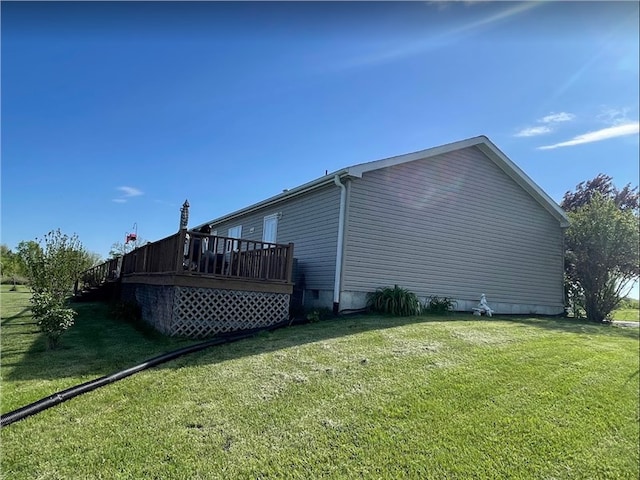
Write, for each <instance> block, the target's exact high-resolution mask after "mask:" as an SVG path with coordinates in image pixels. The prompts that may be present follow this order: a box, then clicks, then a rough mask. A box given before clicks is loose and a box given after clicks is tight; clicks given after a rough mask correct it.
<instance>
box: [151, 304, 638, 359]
mask: <svg viewBox="0 0 640 480" xmlns="http://www.w3.org/2000/svg"><path fill="white" fill-rule="evenodd" d="M474 321H479V322H482V323H485V322H486V321H489V322H496V323H498V322H508V323H511V324H514V323H515V324H519V325H520V326H522V327H523V328H531V327H533V328H542V329H545V330H552V331H555V332H564V333H574V334H582V335H584V334H587V335H607V336H611V337H616V338H620V337H623V338H630V339H638V338H639V333H638V329H637V328H636V329H630V328H616V327H612V326H610V325H607V324H595V323H591V322H587V321H586V320H584V321H582V320H573V319H566V318H559V317H548V318H538V317H535V318H531V317H522V318H514V317H511V316H509V317H506V316H505V317H502V316H494V317H493V318H491V319H487V318H486V317H482V319H481V320H479V319H478V317H477V316H473V315H472V314H470V313H469V314H465V313H456V314H452V315H449V316H437V317H431V316H421V317H387V316H380V315H357V316H347V317H343V318H338V319H331V320H325V321H321V322H317V323H312V324H303V325H294V326H292V327H288V328H285V329H280V330H276V331H274V332H272V333H263V334H258V336H256V338H255V339H252V340H249V341H244V342H241V344H239V346H238V347H237V348H229V349H226V351H225V353H224V354H223V355H220V356H218V357H216V358H212V355H211V352H212V351H214V350H213V349H207V350H204V351H203V352H202V353H201V354H200V355H198V356H194V357H195V358H193V359H190V358H189V357H184V360H178V361H179V364H178V366H179V367H180V366H185V364H191V365H196V364H197V365H203V364H205V365H206V364H211V363H218V362H222V361H226V360H233V359H237V358H242V357H245V356H251V355H259V354H264V353H272V352H274V351H278V350H283V349H287V348H293V347H298V346H302V345H305V344H310V343H315V342H321V341H325V340H331V339H336V338H342V337H347V336H349V335H355V334H358V333H364V332H369V331H381V330H385V329H389V328H395V327H401V326H405V325H412V324H424V325H425V328H428V325H429V324H434V325H436V324H446V325H451V324H455V323H460V325H461V326H463V325H464V326H465V327H468V326H469V325H470V324H472V323H473V322H474ZM480 328H482V327H481V326H480ZM425 331H426V330H425ZM425 340H428V338H427V337H425ZM157 368H169V369H172V368H176V365H175V363H167V364H163V365H160V366H158V367H157Z"/></svg>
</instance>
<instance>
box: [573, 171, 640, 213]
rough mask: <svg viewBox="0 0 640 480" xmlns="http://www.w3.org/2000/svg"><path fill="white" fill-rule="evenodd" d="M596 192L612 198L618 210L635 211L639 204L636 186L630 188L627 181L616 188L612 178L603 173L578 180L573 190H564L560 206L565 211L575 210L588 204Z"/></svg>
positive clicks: (639, 199)
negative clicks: (621, 187)
mask: <svg viewBox="0 0 640 480" xmlns="http://www.w3.org/2000/svg"><path fill="white" fill-rule="evenodd" d="M598 193H599V194H600V195H602V196H603V197H604V198H609V199H611V200H613V202H614V203H615V205H616V206H617V207H618V208H619V209H620V210H623V211H626V210H631V211H636V212H637V210H638V206H639V204H640V194H638V187H635V188H631V184H630V183H628V184H627V185H625V187H624V188H623V189H622V190H618V189H617V188H616V186H615V185H614V184H613V178H612V177H610V176H608V175H605V174H604V173H600V174H598V175H597V176H596V177H595V178H594V179H592V180H588V181H586V182H580V183H579V184H578V185H576V191H575V192H566V193H565V194H564V198H563V199H562V204H561V206H562V208H564V209H565V210H566V211H567V212H575V211H576V210H577V209H579V208H580V207H584V206H585V205H588V204H589V202H591V199H592V198H593V197H594V196H595V195H596V194H598Z"/></svg>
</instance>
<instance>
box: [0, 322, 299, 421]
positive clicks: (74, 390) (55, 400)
mask: <svg viewBox="0 0 640 480" xmlns="http://www.w3.org/2000/svg"><path fill="white" fill-rule="evenodd" d="M288 323H289V322H282V323H280V324H277V325H271V326H270V327H265V328H258V329H254V330H249V331H245V332H242V333H237V334H231V335H225V336H224V337H219V338H214V339H212V340H209V341H207V342H203V343H198V344H196V345H191V346H189V347H184V348H181V349H179V350H174V351H173V352H168V353H165V354H163V355H159V356H157V357H153V358H151V359H149V360H147V361H146V362H143V363H141V364H139V365H136V366H134V367H130V368H127V369H126V370H122V371H120V372H117V373H114V374H111V375H107V376H104V377H100V378H97V379H95V380H91V381H89V382H85V383H81V384H80V385H76V386H75V387H71V388H67V389H66V390H62V391H60V392H57V393H54V394H53V395H49V396H48V397H46V398H43V399H41V400H38V401H37V402H33V403H30V404H29V405H26V406H24V407H21V408H18V409H17V410H14V411H12V412H9V413H6V414H4V415H0V427H6V426H7V425H11V424H12V423H14V422H17V421H18V420H22V419H23V418H27V417H30V416H31V415H35V414H36V413H39V412H41V411H43V410H46V409H47V408H51V407H53V406H55V405H58V404H59V403H62V402H65V401H67V400H70V399H72V398H73V397H77V396H78V395H82V394H83V393H87V392H90V391H92V390H95V389H96V388H99V387H103V386H105V385H108V384H110V383H113V382H116V381H118V380H122V379H123V378H126V377H128V376H130V375H133V374H134V373H138V372H140V371H142V370H146V369H147V368H151V367H155V366H156V365H159V364H161V363H165V362H168V361H170V360H174V359H176V358H178V357H180V356H182V355H187V354H189V353H195V352H199V351H200V350H204V349H205V348H209V347H213V346H216V345H222V344H225V343H231V342H237V341H238V340H244V339H246V338H249V337H252V336H254V335H256V334H257V333H259V332H264V331H268V330H273V329H275V328H279V327H281V326H283V325H287V324H288Z"/></svg>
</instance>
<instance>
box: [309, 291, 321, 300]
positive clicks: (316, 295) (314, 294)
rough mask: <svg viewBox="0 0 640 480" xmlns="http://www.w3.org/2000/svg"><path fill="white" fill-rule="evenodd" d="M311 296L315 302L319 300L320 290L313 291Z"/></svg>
mask: <svg viewBox="0 0 640 480" xmlns="http://www.w3.org/2000/svg"><path fill="white" fill-rule="evenodd" d="M311 296H312V297H313V299H314V300H318V299H319V298H320V290H315V289H314V290H311Z"/></svg>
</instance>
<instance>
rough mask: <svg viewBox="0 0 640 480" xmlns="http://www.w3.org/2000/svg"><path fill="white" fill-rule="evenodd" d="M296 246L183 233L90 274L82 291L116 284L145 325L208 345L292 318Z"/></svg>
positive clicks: (82, 280)
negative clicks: (220, 336) (215, 337)
mask: <svg viewBox="0 0 640 480" xmlns="http://www.w3.org/2000/svg"><path fill="white" fill-rule="evenodd" d="M292 271H293V244H287V245H282V244H276V243H267V242H258V241H254V240H246V239H239V238H229V237H220V236H216V235H207V234H203V233H195V232H187V231H186V230H183V231H180V232H179V233H177V234H175V235H171V236H170V237H167V238H164V239H162V240H160V241H157V242H154V243H148V244H147V245H144V246H142V247H139V248H137V249H135V250H134V251H132V252H130V253H128V254H126V255H124V256H123V257H119V258H117V259H113V260H109V261H107V262H104V263H103V264H101V265H98V266H96V267H93V268H92V269H90V270H87V271H86V272H84V273H83V274H82V276H81V278H80V279H79V281H78V284H77V286H76V291H78V290H81V289H82V290H84V289H87V288H91V287H98V286H100V285H103V286H107V285H105V284H109V283H115V282H118V283H117V284H116V285H115V286H116V287H117V288H116V289H115V291H116V292H117V294H116V297H117V298H118V299H119V300H121V301H125V302H135V303H137V304H138V306H139V307H140V309H141V313H142V318H143V320H144V321H145V322H147V323H149V324H151V325H153V326H154V328H156V329H158V330H159V331H161V332H163V333H165V334H167V335H181V336H188V337H191V338H204V337H208V336H211V335H216V334H219V333H225V332H232V331H238V330H247V329H252V328H258V327H266V326H270V325H274V324H276V323H279V322H283V321H286V320H288V319H289V305H290V299H291V293H292V292H293V283H292Z"/></svg>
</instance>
